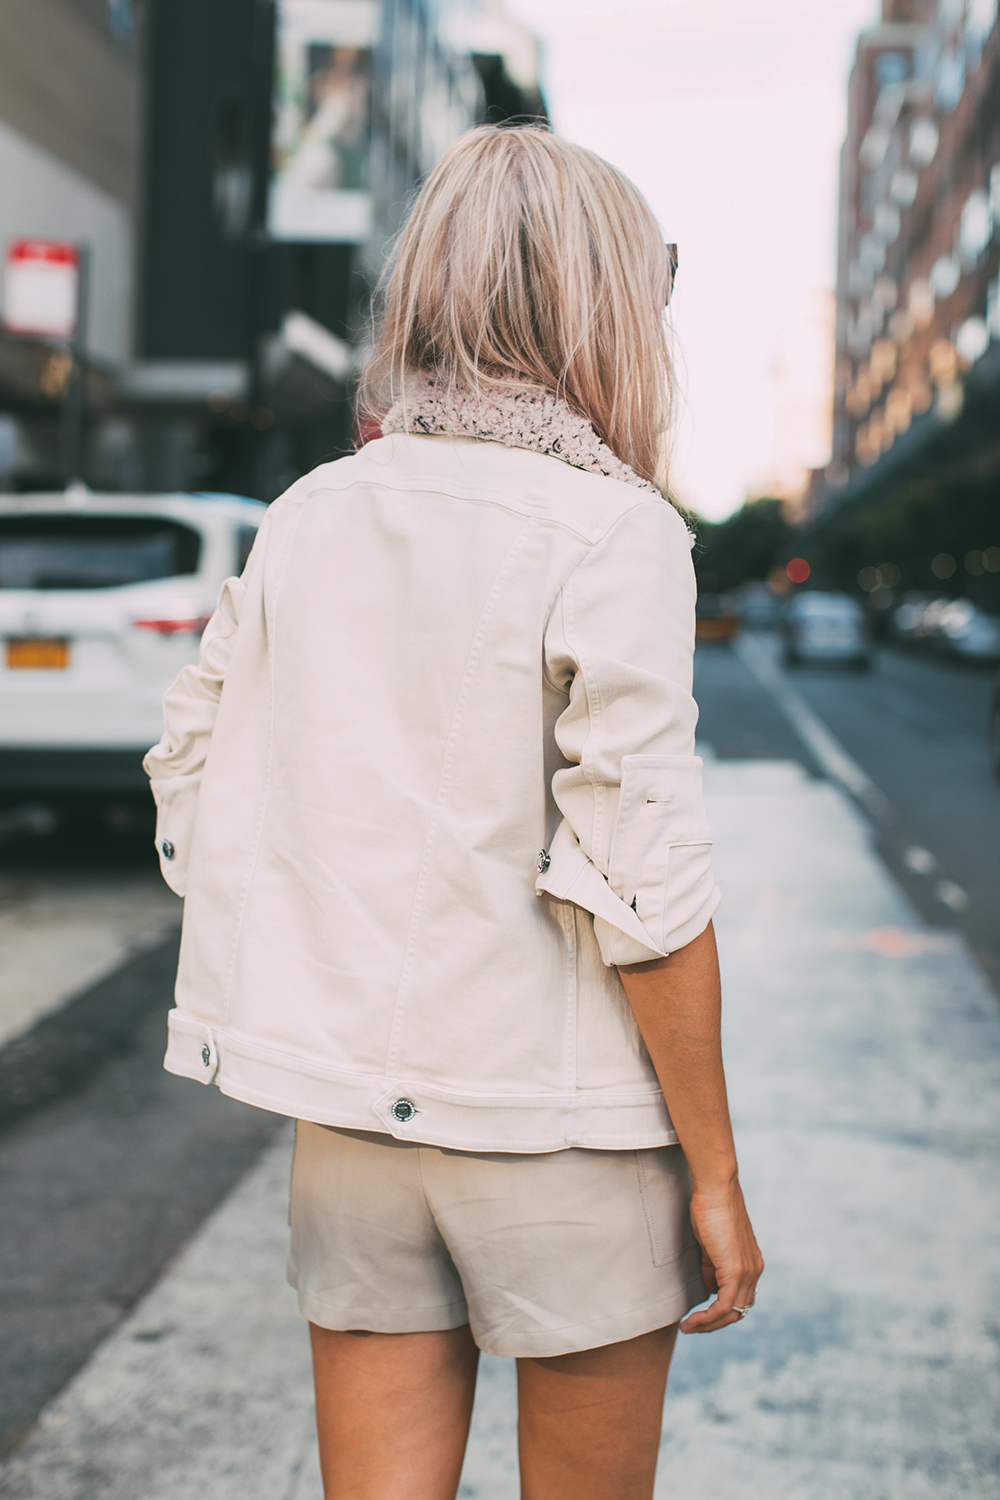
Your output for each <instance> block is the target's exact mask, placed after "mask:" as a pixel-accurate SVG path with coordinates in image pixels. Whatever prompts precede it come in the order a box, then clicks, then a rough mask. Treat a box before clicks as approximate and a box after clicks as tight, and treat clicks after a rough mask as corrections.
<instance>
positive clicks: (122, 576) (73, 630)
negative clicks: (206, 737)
mask: <svg viewBox="0 0 1000 1500" xmlns="http://www.w3.org/2000/svg"><path fill="white" fill-rule="evenodd" d="M266 510H267V507H266V506H265V505H262V504H261V503H260V502H259V501H256V500H243V499H240V498H239V497H238V496H235V495H200V496H199V495H195V496H192V495H136V496H131V495H129V496H126V495H96V494H92V493H91V492H90V491H88V490H86V489H82V488H81V489H72V490H69V491H67V492H66V493H65V494H58V495H19V496H13V495H5V496H0V804H5V805H7V806H11V805H13V804H17V803H25V802H31V801H42V802H47V803H59V802H64V801H66V800H72V799H74V798H78V797H79V796H80V795H81V794H89V795H95V796H97V797H101V798H103V799H104V800H106V801H111V802H114V801H115V800H116V799H121V798H125V799H126V800H132V799H134V798H136V797H137V796H138V797H139V798H143V799H145V798H148V785H147V783H146V778H145V775H144V773H143V771H142V766H141V762H142V757H143V755H144V754H145V752H146V751H147V750H148V749H149V747H150V745H152V744H155V742H156V741H157V740H158V739H159V737H160V734H161V733H162V728H163V725H162V716H161V706H160V704H161V699H162V697H163V693H164V690H165V689H166V688H167V687H168V686H169V685H170V683H171V682H172V680H173V678H174V677H175V676H176V675H177V673H178V672H179V671H180V669H181V667H183V666H184V665H185V664H186V663H187V662H191V661H195V660H197V656H198V643H199V638H200V636H201V632H202V631H203V630H204V628H205V624H206V622H207V620H208V617H209V616H210V615H211V613H212V610H213V609H214V608H215V602H216V599H217V597H218V593H219V589H220V587H221V585H222V582H223V580H224V579H225V578H228V577H230V576H231V575H232V574H234V573H240V572H241V571H242V569H243V564H244V562H245V561H246V558H247V554H248V553H249V551H250V548H251V546H252V545H253V539H254V536H255V535H256V532H257V527H258V526H259V525H260V522H261V519H262V518H263V516H264V514H265V512H266Z"/></svg>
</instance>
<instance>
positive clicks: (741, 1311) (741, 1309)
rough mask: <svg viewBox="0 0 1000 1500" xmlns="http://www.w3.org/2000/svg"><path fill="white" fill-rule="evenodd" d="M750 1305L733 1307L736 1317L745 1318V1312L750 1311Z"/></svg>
mask: <svg viewBox="0 0 1000 1500" xmlns="http://www.w3.org/2000/svg"><path fill="white" fill-rule="evenodd" d="M750 1307H753V1303H752V1302H751V1303H750ZM750 1307H734V1308H733V1312H734V1313H735V1314H736V1316H737V1317H738V1318H745V1317H746V1315H747V1313H748V1312H749V1311H750Z"/></svg>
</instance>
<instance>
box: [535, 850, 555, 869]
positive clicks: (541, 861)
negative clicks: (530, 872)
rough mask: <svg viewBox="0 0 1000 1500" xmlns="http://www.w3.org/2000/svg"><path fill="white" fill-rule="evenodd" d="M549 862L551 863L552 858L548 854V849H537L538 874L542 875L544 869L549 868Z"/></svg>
mask: <svg viewBox="0 0 1000 1500" xmlns="http://www.w3.org/2000/svg"><path fill="white" fill-rule="evenodd" d="M551 863H552V858H551V856H550V854H549V851H548V850H547V849H541V850H539V854H538V873H539V875H544V874H545V871H546V870H547V869H548V868H549V865H550V864H551Z"/></svg>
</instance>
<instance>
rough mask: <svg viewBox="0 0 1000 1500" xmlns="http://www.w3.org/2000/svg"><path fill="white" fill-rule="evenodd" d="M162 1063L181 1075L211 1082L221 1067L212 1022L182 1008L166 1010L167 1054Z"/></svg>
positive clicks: (166, 1067) (181, 1076)
mask: <svg viewBox="0 0 1000 1500" xmlns="http://www.w3.org/2000/svg"><path fill="white" fill-rule="evenodd" d="M163 1066H164V1068H165V1069H166V1070H167V1072H168V1073H176V1074H177V1076H178V1077H179V1078H193V1079H195V1081H196V1082H197V1083H212V1082H214V1080H215V1075H216V1073H217V1072H218V1071H219V1054H218V1052H217V1050H216V1046H215V1036H214V1034H213V1032H212V1028H211V1026H206V1024H205V1022H204V1021H196V1020H195V1019H194V1018H193V1017H192V1016H188V1015H184V1014H183V1013H182V1012H181V1011H179V1010H172V1011H169V1012H168V1014H167V1055H166V1057H164V1059H163Z"/></svg>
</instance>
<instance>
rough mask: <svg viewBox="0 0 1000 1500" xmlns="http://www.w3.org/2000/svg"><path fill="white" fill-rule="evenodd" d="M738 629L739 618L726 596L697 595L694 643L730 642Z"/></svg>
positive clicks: (731, 602) (730, 600)
mask: <svg viewBox="0 0 1000 1500" xmlns="http://www.w3.org/2000/svg"><path fill="white" fill-rule="evenodd" d="M739 628H740V617H739V615H738V614H737V613H736V609H735V607H734V604H733V601H732V599H731V598H729V596H728V595H724V594H699V595H698V602H697V604H696V606H695V616H694V638H695V640H696V641H701V642H702V643H704V642H706V641H731V640H732V638H733V636H734V635H735V634H736V632H737V631H738V630H739Z"/></svg>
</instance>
